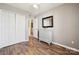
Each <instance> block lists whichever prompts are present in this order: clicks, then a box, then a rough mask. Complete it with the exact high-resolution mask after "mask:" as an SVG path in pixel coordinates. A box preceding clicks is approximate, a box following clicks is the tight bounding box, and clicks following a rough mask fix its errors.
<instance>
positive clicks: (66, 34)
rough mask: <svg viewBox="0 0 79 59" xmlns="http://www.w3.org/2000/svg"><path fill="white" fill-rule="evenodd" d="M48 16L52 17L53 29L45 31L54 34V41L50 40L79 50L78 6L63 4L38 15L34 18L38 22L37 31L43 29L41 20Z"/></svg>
mask: <svg viewBox="0 0 79 59" xmlns="http://www.w3.org/2000/svg"><path fill="white" fill-rule="evenodd" d="M50 15H53V20H54V27H53V28H47V29H50V30H52V31H53V32H54V39H52V40H53V41H54V42H57V43H59V44H62V45H66V46H69V47H72V48H76V49H79V4H75V3H72V4H63V5H61V6H58V7H56V8H54V9H52V10H50V11H48V12H46V13H43V14H40V15H39V16H38V17H36V18H37V19H38V22H39V23H38V25H39V27H38V28H39V30H41V29H44V28H42V18H43V17H46V16H50ZM47 29H45V30H47ZM41 35H42V34H41Z"/></svg>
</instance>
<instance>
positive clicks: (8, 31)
mask: <svg viewBox="0 0 79 59" xmlns="http://www.w3.org/2000/svg"><path fill="white" fill-rule="evenodd" d="M23 41H25V16H24V15H21V14H16V13H14V12H11V11H6V10H1V11H0V48H2V47H5V46H8V45H12V44H16V43H19V42H23Z"/></svg>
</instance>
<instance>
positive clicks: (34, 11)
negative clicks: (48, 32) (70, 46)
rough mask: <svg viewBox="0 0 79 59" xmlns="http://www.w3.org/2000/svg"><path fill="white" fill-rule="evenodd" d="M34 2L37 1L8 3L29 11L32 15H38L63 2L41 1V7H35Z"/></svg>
mask: <svg viewBox="0 0 79 59" xmlns="http://www.w3.org/2000/svg"><path fill="white" fill-rule="evenodd" d="M33 4H36V3H8V5H11V6H13V7H16V8H19V9H22V10H25V11H28V12H29V13H31V15H38V14H40V13H43V12H45V11H48V10H51V9H52V8H54V7H57V6H59V5H61V4H62V3H39V4H37V5H38V6H39V9H35V8H34V7H33Z"/></svg>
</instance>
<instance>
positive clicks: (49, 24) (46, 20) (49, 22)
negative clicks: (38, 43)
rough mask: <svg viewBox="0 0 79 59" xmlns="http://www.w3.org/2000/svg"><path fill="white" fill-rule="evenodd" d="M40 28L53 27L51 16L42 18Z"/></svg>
mask: <svg viewBox="0 0 79 59" xmlns="http://www.w3.org/2000/svg"><path fill="white" fill-rule="evenodd" d="M42 27H43V28H49V27H53V16H49V17H45V18H42Z"/></svg>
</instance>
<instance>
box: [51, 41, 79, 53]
mask: <svg viewBox="0 0 79 59" xmlns="http://www.w3.org/2000/svg"><path fill="white" fill-rule="evenodd" d="M52 44H56V45H59V46H62V47H64V48H67V49H71V50H74V51H77V52H79V50H78V49H76V48H72V47H69V46H66V45H62V44H59V43H56V42H52Z"/></svg>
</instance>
